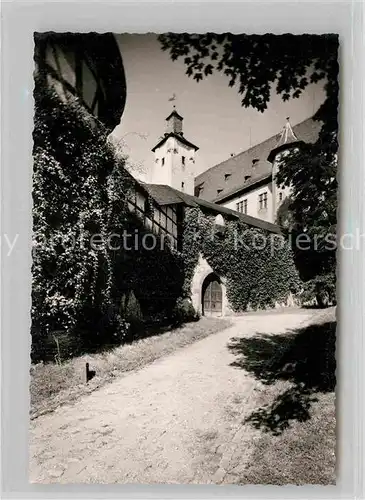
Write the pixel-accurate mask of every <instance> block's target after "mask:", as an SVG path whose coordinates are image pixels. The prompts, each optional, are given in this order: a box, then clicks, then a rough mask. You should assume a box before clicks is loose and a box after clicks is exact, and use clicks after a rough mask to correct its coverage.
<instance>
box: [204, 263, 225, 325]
mask: <svg viewBox="0 0 365 500" xmlns="http://www.w3.org/2000/svg"><path fill="white" fill-rule="evenodd" d="M201 297H202V305H201V307H202V313H203V315H204V316H222V313H223V307H222V306H223V293H222V284H221V281H220V279H219V277H218V276H217V275H216V274H215V273H211V274H209V275H208V276H207V277H206V278H205V280H204V281H203V285H202V294H201Z"/></svg>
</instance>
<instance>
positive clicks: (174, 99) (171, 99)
mask: <svg viewBox="0 0 365 500" xmlns="http://www.w3.org/2000/svg"><path fill="white" fill-rule="evenodd" d="M176 99H177V97H176V94H175V92H174V93H173V94H172V96H171V97H169V102H173V101H176ZM175 107H176V106H175V104H174V108H175Z"/></svg>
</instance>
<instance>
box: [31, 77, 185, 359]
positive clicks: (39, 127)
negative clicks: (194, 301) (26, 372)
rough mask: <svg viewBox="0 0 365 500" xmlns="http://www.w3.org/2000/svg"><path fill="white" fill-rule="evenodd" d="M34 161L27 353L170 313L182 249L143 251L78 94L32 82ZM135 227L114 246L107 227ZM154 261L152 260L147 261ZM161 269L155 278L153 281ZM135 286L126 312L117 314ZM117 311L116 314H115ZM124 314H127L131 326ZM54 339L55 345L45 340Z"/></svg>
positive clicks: (85, 346) (72, 344) (73, 347)
mask: <svg viewBox="0 0 365 500" xmlns="http://www.w3.org/2000/svg"><path fill="white" fill-rule="evenodd" d="M34 98H35V117H34V133H33V137H34V149H33V156H34V168H33V267H32V273H33V288H32V359H33V361H37V360H41V359H43V360H47V359H52V360H53V359H54V356H55V354H57V350H58V349H59V347H57V346H60V345H61V347H62V353H61V357H62V359H65V358H67V357H70V356H74V355H77V354H80V353H82V352H86V351H87V352H90V351H94V350H96V349H99V348H100V347H102V346H105V345H115V344H119V343H121V342H124V341H125V340H127V339H130V337H131V335H132V336H133V331H134V330H135V326H136V322H137V317H139V316H140V314H139V312H138V313H137V306H136V302H137V301H138V302H139V304H140V309H141V311H140V312H141V315H143V316H144V317H145V316H146V317H149V316H151V315H155V314H156V313H157V312H158V313H161V312H162V313H163V315H165V316H170V317H171V314H172V309H173V307H174V304H175V302H176V299H177V298H178V297H179V296H180V295H181V288H182V283H183V271H182V261H181V256H180V255H179V254H178V253H177V252H175V251H172V250H171V249H170V248H168V247H167V245H166V246H162V245H161V241H160V239H158V242H157V245H156V248H155V249H153V250H146V249H144V248H143V246H142V245H141V239H142V238H143V236H144V235H145V234H146V232H147V230H146V228H145V227H144V226H143V223H142V221H141V220H140V219H139V218H138V217H137V216H136V215H133V214H132V213H130V212H129V210H128V207H127V198H128V196H129V194H130V193H131V190H132V189H134V186H135V181H134V180H133V178H132V177H131V175H130V174H129V173H128V172H127V170H126V169H125V161H126V159H125V158H123V157H121V156H117V157H116V155H115V152H114V149H113V146H112V144H111V143H110V141H107V135H108V131H107V130H105V129H104V127H103V126H102V124H101V123H100V122H98V121H96V120H95V119H94V118H93V117H92V116H91V115H89V114H88V113H87V112H85V111H84V108H83V107H82V106H80V105H79V103H78V101H77V99H74V98H73V99H72V100H69V101H67V102H66V101H62V100H61V99H60V98H59V97H58V95H57V94H55V93H54V92H52V91H51V90H50V89H49V88H47V87H45V85H44V84H43V80H42V81H41V80H39V79H38V78H36V82H35V91H34ZM124 232H125V233H126V234H135V233H136V234H138V238H139V240H138V242H137V245H132V246H131V248H129V249H126V248H124V247H123V245H122V246H121V248H120V249H119V250H115V249H114V241H111V243H112V244H111V245H109V244H107V243H108V238H109V236H110V235H123V234H124ZM152 262H153V265H151V263H152ZM161 276H164V280H161ZM131 291H134V293H135V301H133V302H134V305H133V307H132V306H131V305H130V304H129V305H128V307H131V308H132V309H133V310H134V312H133V315H132V313H130V311H129V310H128V311H124V313H121V308H120V302H121V298H122V296H123V295H124V294H127V295H129V294H130V292H131ZM123 314H124V315H123ZM127 316H128V319H129V320H130V319H131V316H133V317H134V320H133V321H132V323H133V327H132V328H130V326H129V325H128V323H129V322H128V320H127ZM55 332H57V339H58V338H59V339H62V341H60V342H59V343H58V344H57V343H56V342H55V340H54V333H55Z"/></svg>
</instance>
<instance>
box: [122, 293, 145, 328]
mask: <svg viewBox="0 0 365 500" xmlns="http://www.w3.org/2000/svg"><path fill="white" fill-rule="evenodd" d="M121 307H122V316H123V317H124V318H125V319H126V321H127V322H128V324H129V333H132V334H134V333H137V332H138V331H140V329H141V327H142V322H143V315H142V311H141V306H140V305H139V302H138V300H137V298H136V296H135V294H134V292H133V290H132V291H131V292H130V293H129V294H128V295H124V296H123V298H122V304H121Z"/></svg>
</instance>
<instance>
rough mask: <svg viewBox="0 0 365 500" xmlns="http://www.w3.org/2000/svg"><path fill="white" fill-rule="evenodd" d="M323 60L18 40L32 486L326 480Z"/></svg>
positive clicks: (178, 45)
mask: <svg viewBox="0 0 365 500" xmlns="http://www.w3.org/2000/svg"><path fill="white" fill-rule="evenodd" d="M338 52H339V37H338V35H337V34H336V33H324V34H305V33H303V34H295V35H294V34H290V33H286V34H271V33H267V34H257V35H254V34H244V33H243V34H232V33H228V32H227V33H213V32H206V33H172V32H171V33H170V32H166V33H162V34H154V33H146V34H133V33H121V34H118V33H111V32H104V33H102V32H100V33H98V32H89V33H76V32H53V31H49V32H35V33H34V87H33V97H34V129H33V150H32V156H33V174H32V223H33V228H32V270H31V272H32V290H31V331H30V335H31V352H30V389H29V390H30V415H29V427H30V428H29V440H30V441H29V480H30V482H31V483H43V484H48V483H56V484H70V483H73V484H75V483H77V484H79V483H90V484H91V483H92V484H130V483H134V484H136V483H137V484H156V483H157V484H195V485H198V484H199V485H200V484H203V485H207V484H210V485H279V486H282V485H308V484H310V485H334V484H336V408H335V389H336V357H335V349H336V308H337V297H338V286H337V282H336V275H337V273H336V269H337V264H336V261H337V260H338V259H336V255H337V254H338V250H339V248H340V249H346V250H347V249H356V248H357V245H359V244H360V242H359V237H360V236H359V234H341V236H340V237H339V235H338V232H337V214H338V173H337V162H338V146H339V144H338V125H339V123H338V121H339V118H338V96H339V80H338V74H339V63H338ZM9 251H11V248H10V249H9ZM337 281H338V280H337Z"/></svg>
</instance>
